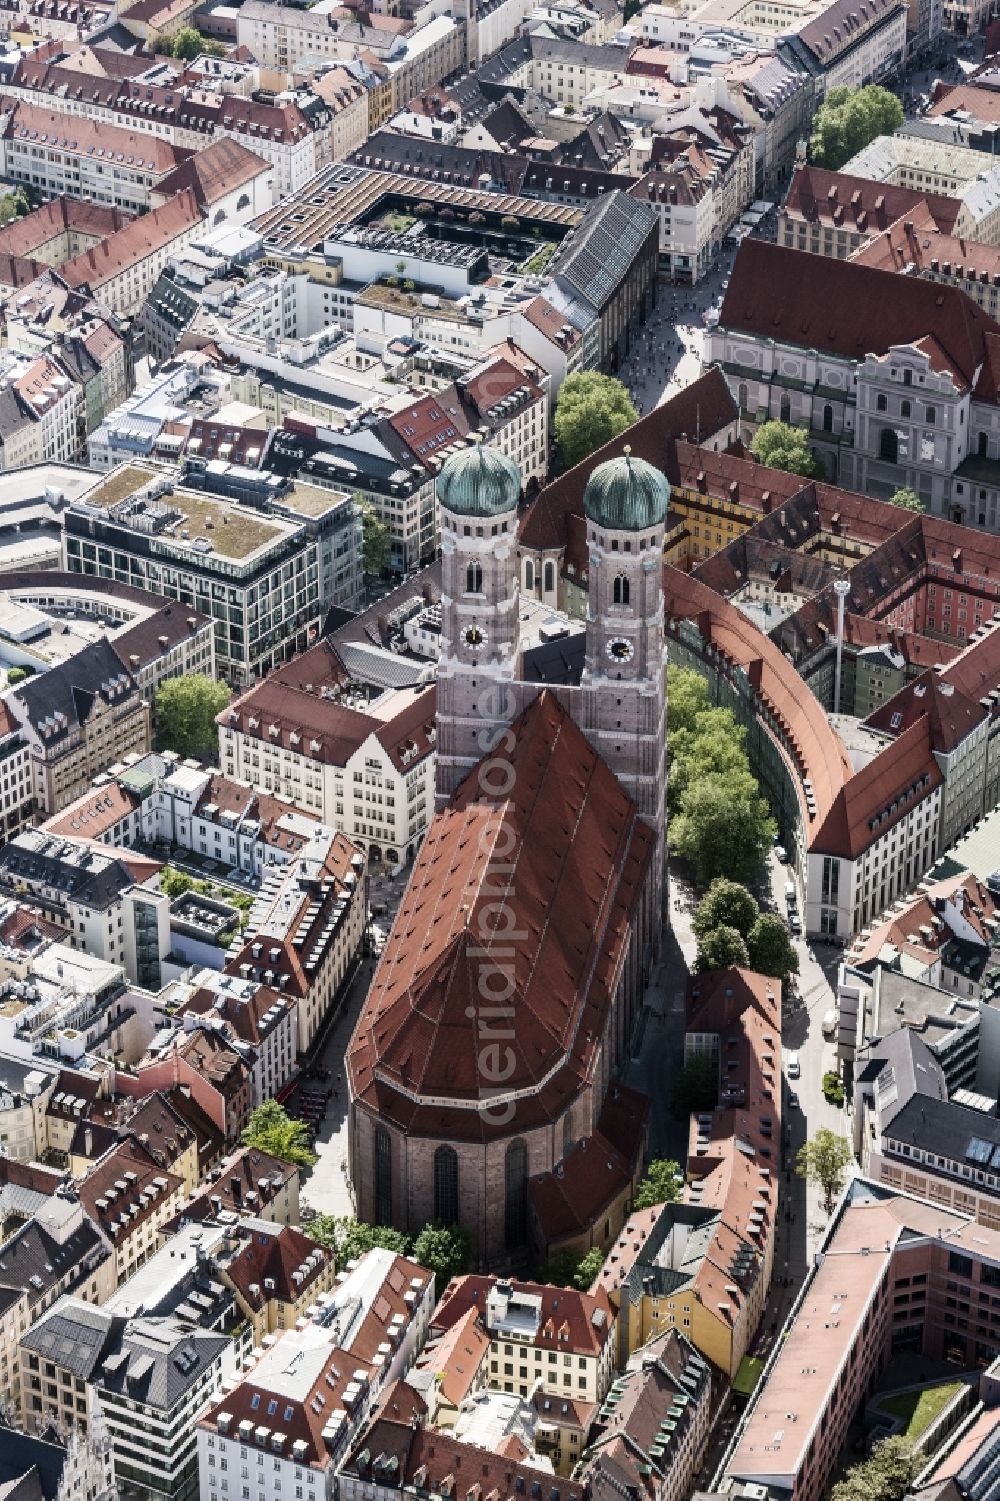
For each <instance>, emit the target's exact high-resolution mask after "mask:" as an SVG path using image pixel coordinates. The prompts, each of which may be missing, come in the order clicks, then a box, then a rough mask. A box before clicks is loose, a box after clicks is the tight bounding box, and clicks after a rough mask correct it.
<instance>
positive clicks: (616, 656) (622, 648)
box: [606, 636, 635, 662]
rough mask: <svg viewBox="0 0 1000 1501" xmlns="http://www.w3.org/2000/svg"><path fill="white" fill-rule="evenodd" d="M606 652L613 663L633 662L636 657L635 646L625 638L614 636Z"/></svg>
mask: <svg viewBox="0 0 1000 1501" xmlns="http://www.w3.org/2000/svg"><path fill="white" fill-rule="evenodd" d="M606 650H607V653H608V656H609V657H610V658H611V660H612V662H631V660H632V658H633V657H634V656H635V646H634V645H633V644H632V642H631V641H629V640H628V639H627V638H626V637H625V636H612V638H611V640H610V641H609V642H608V644H607V648H606Z"/></svg>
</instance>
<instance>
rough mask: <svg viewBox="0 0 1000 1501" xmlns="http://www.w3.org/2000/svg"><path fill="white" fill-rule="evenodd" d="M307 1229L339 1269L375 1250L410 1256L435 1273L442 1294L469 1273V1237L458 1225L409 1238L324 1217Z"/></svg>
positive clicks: (388, 1228) (386, 1229)
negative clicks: (447, 1284)
mask: <svg viewBox="0 0 1000 1501" xmlns="http://www.w3.org/2000/svg"><path fill="white" fill-rule="evenodd" d="M305 1228H306V1231H307V1233H308V1234H309V1235H311V1236H312V1238H313V1240H317V1241H319V1243H320V1245H323V1246H328V1247H329V1249H330V1250H331V1251H332V1252H333V1254H334V1256H335V1257H336V1260H337V1265H338V1266H346V1265H347V1263H348V1262H349V1261H354V1260H356V1259H357V1258H358V1257H359V1256H363V1255H364V1254H365V1252H366V1251H370V1250H371V1249H372V1248H373V1247H374V1246H383V1247H384V1248H385V1249H386V1250H387V1251H394V1252H395V1253H396V1255H398V1256H410V1257H412V1259H413V1260H414V1261H416V1262H418V1263H419V1264H420V1266H422V1267H426V1268H427V1270H428V1271H429V1272H433V1273H434V1276H435V1278H436V1282H437V1290H438V1292H439V1293H440V1292H441V1291H443V1289H444V1287H445V1284H446V1283H448V1282H450V1280H451V1279H452V1277H460V1276H461V1275H462V1273H463V1272H467V1271H468V1270H469V1265H470V1254H469V1237H468V1236H467V1235H466V1233H465V1231H464V1230H462V1229H461V1228H460V1226H458V1225H425V1226H424V1228H423V1229H422V1230H421V1231H420V1234H419V1235H414V1236H409V1235H406V1234H405V1233H404V1232H403V1231H402V1230H396V1229H394V1228H393V1226H392V1225H365V1224H363V1223H362V1221H361V1220H355V1219H351V1218H349V1217H347V1216H343V1217H342V1216H339V1215H332V1214H320V1215H317V1216H316V1218H315V1219H312V1220H310V1221H309V1224H308V1225H306V1227H305Z"/></svg>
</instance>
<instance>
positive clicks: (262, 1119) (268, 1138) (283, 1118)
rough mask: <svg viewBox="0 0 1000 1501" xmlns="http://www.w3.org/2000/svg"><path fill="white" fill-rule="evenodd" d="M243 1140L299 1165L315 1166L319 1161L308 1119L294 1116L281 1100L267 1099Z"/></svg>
mask: <svg viewBox="0 0 1000 1501" xmlns="http://www.w3.org/2000/svg"><path fill="white" fill-rule="evenodd" d="M240 1140H241V1141H242V1143H243V1145H244V1146H245V1147H256V1148H257V1150H258V1151H259V1152H266V1153H267V1154H268V1156H269V1157H278V1158H280V1159H281V1161H282V1162H293V1163H295V1165H296V1166H297V1167H312V1165H313V1163H314V1162H315V1161H316V1153H315V1152H313V1151H312V1150H311V1149H310V1146H309V1130H308V1127H307V1126H306V1124H305V1122H304V1121H296V1120H293V1119H292V1118H291V1116H290V1115H289V1114H288V1112H287V1111H286V1110H285V1108H284V1106H283V1105H280V1104H279V1103H278V1101H277V1100H265V1101H264V1103H263V1104H262V1105H258V1106H257V1109H256V1110H255V1111H254V1112H253V1114H252V1115H251V1117H250V1121H249V1124H248V1125H247V1126H246V1127H245V1129H244V1131H243V1135H242V1136H241V1137H240Z"/></svg>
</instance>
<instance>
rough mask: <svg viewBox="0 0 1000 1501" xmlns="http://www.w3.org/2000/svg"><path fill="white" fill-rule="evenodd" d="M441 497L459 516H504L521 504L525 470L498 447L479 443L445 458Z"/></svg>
mask: <svg viewBox="0 0 1000 1501" xmlns="http://www.w3.org/2000/svg"><path fill="white" fill-rule="evenodd" d="M437 498H438V500H439V501H440V502H441V504H442V505H443V506H444V507H445V508H446V509H447V510H449V511H451V512H452V513H453V515H456V516H478V517H480V518H482V519H487V518H488V517H490V516H500V515H502V514H503V512H504V511H513V510H514V509H515V508H516V507H517V502H518V500H519V499H520V498H521V471H520V470H519V469H518V467H517V465H516V464H515V463H514V461H513V459H508V458H507V457H506V455H505V454H502V453H501V452H500V450H499V449H498V448H489V447H487V446H486V444H485V443H476V444H474V445H473V446H472V447H471V448H463V449H462V452H461V453H456V454H453V455H452V457H451V458H450V459H446V460H445V462H444V464H443V465H442V466H441V472H440V474H439V475H438V479H437Z"/></svg>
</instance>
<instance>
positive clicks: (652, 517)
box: [583, 448, 670, 532]
mask: <svg viewBox="0 0 1000 1501" xmlns="http://www.w3.org/2000/svg"><path fill="white" fill-rule="evenodd" d="M669 500H670V484H669V482H668V480H667V477H666V475H665V474H661V473H660V471H659V470H658V469H654V468H653V466H652V464H647V463H646V461H645V459H634V458H633V457H632V451H631V449H629V448H626V450H625V452H624V453H623V454H622V456H621V458H618V459H608V461H607V463H605V464H598V466H597V468H596V469H595V470H594V471H593V473H592V474H591V476H590V479H589V480H588V481H587V488H586V490H585V491H584V493H583V509H584V513H585V515H586V517H587V520H588V521H594V522H596V523H597V525H598V526H606V527H607V528H608V530H609V531H618V532H643V531H647V530H648V529H649V527H651V526H661V525H662V524H663V521H664V519H665V517H666V514H667V504H668V502H669Z"/></svg>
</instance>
